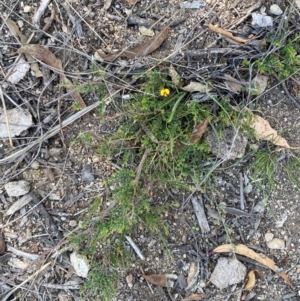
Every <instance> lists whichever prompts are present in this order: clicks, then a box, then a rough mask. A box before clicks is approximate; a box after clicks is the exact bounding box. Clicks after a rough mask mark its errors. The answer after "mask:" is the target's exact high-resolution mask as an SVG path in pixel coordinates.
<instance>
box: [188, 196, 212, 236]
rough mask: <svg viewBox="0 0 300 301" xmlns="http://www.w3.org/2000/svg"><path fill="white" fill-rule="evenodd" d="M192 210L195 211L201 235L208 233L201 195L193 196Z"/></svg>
mask: <svg viewBox="0 0 300 301" xmlns="http://www.w3.org/2000/svg"><path fill="white" fill-rule="evenodd" d="M191 201H192V204H193V208H194V211H195V214H196V216H197V220H198V224H199V226H200V229H201V232H202V233H207V232H209V231H210V228H209V225H208V222H207V219H206V215H205V211H204V206H203V200H202V197H201V195H199V196H195V197H193V198H192V199H191Z"/></svg>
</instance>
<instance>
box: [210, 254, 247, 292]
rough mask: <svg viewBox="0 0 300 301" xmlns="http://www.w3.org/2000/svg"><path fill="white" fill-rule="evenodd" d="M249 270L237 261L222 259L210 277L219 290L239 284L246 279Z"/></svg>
mask: <svg viewBox="0 0 300 301" xmlns="http://www.w3.org/2000/svg"><path fill="white" fill-rule="evenodd" d="M246 272H247V268H246V267H245V266H244V265H243V264H242V263H241V262H239V261H238V260H237V259H234V258H233V259H231V258H226V257H220V258H219V260H218V263H217V265H216V267H215V269H214V271H213V273H212V275H211V277H210V281H211V282H212V283H213V284H214V285H215V286H216V287H218V288H219V289H223V288H226V287H228V286H229V285H232V284H236V283H239V282H241V281H243V280H244V279H245V277H246Z"/></svg>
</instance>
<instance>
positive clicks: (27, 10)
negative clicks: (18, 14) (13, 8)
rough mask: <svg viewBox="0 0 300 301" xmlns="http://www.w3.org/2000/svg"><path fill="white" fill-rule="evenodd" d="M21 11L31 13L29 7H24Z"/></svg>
mask: <svg viewBox="0 0 300 301" xmlns="http://www.w3.org/2000/svg"><path fill="white" fill-rule="evenodd" d="M23 10H24V13H29V12H30V11H31V6H29V5H25V6H24V9H23Z"/></svg>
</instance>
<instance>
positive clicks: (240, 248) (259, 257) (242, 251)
mask: <svg viewBox="0 0 300 301" xmlns="http://www.w3.org/2000/svg"><path fill="white" fill-rule="evenodd" d="M213 252H214V253H223V252H226V253H230V252H233V253H236V254H239V255H243V256H246V257H248V258H251V259H253V260H255V261H257V262H259V263H261V264H263V265H265V266H267V267H268V268H269V269H271V270H272V271H274V272H275V273H277V274H278V275H279V276H280V277H281V278H282V279H283V280H284V281H285V282H286V283H287V284H288V285H289V286H290V287H291V288H292V289H294V286H293V284H292V283H291V281H290V279H289V278H288V276H287V274H286V273H284V272H280V271H279V269H278V267H277V266H276V265H275V262H274V261H273V260H272V259H270V258H268V257H267V256H266V255H264V254H258V253H256V252H255V251H253V250H251V249H249V248H248V247H247V246H245V245H242V244H240V245H236V246H235V245H230V244H226V245H221V246H219V247H217V248H215V249H214V250H213Z"/></svg>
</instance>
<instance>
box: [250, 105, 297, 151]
mask: <svg viewBox="0 0 300 301" xmlns="http://www.w3.org/2000/svg"><path fill="white" fill-rule="evenodd" d="M249 111H250V110H249ZM252 115H253V118H252V120H251V123H250V127H251V128H252V129H253V130H254V132H255V134H256V136H257V138H258V139H262V140H267V141H271V142H272V143H273V144H275V145H277V146H281V147H285V148H288V149H300V147H292V146H290V145H289V144H288V142H287V141H286V139H284V138H283V137H281V136H279V135H278V133H277V131H276V130H274V129H273V128H272V127H271V125H270V123H269V122H268V121H267V120H266V119H264V118H262V117H261V116H259V115H256V114H253V113H252Z"/></svg>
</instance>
